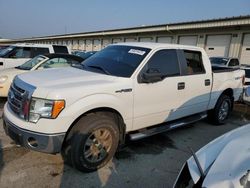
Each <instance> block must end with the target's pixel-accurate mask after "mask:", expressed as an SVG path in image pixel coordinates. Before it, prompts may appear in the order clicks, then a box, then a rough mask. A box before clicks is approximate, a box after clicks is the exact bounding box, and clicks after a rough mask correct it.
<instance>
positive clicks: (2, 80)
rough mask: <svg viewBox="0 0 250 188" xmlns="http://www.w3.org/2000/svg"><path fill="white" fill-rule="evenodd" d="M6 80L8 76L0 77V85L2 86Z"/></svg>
mask: <svg viewBox="0 0 250 188" xmlns="http://www.w3.org/2000/svg"><path fill="white" fill-rule="evenodd" d="M7 79H8V76H0V84H3V83H4V82H5V81H6V80H7Z"/></svg>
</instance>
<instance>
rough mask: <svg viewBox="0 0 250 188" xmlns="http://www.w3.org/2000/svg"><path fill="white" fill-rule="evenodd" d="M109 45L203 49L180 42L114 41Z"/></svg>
mask: <svg viewBox="0 0 250 188" xmlns="http://www.w3.org/2000/svg"><path fill="white" fill-rule="evenodd" d="M111 45H122V46H124V45H125V46H137V47H143V48H150V49H152V50H153V49H158V48H175V49H192V50H199V51H201V50H203V48H200V47H197V46H188V45H181V44H168V43H155V42H126V43H125V42H124V43H116V44H111Z"/></svg>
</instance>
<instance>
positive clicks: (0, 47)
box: [0, 45, 9, 50]
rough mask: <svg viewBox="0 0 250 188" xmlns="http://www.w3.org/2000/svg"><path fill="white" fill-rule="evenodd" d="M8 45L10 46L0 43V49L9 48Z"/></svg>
mask: <svg viewBox="0 0 250 188" xmlns="http://www.w3.org/2000/svg"><path fill="white" fill-rule="evenodd" d="M8 47H9V45H0V50H3V49H5V48H8Z"/></svg>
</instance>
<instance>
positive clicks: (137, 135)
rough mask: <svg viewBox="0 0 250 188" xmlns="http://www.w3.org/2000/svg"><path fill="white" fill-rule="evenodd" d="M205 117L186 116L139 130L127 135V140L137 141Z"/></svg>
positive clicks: (199, 115)
mask: <svg viewBox="0 0 250 188" xmlns="http://www.w3.org/2000/svg"><path fill="white" fill-rule="evenodd" d="M206 117H207V113H201V114H196V115H193V116H188V117H186V118H182V119H180V120H175V121H172V122H170V123H164V124H161V125H157V126H153V127H151V128H150V127H149V128H147V129H142V130H139V131H137V132H134V133H131V134H129V138H130V140H139V139H142V138H145V137H148V136H152V135H155V134H158V133H162V132H166V131H169V130H171V129H175V128H177V127H182V126H184V125H188V124H191V123H194V122H196V121H199V120H201V119H204V118H206Z"/></svg>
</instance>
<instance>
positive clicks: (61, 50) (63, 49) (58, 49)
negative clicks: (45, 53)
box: [53, 45, 69, 54]
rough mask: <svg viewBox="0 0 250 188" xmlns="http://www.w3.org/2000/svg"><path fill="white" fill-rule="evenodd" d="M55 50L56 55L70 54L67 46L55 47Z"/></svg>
mask: <svg viewBox="0 0 250 188" xmlns="http://www.w3.org/2000/svg"><path fill="white" fill-rule="evenodd" d="M53 49H54V52H55V53H63V54H68V53H69V51H68V48H67V47H66V46H54V45H53Z"/></svg>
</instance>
